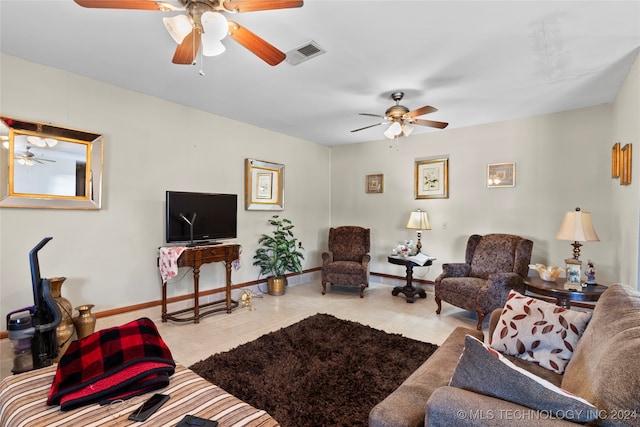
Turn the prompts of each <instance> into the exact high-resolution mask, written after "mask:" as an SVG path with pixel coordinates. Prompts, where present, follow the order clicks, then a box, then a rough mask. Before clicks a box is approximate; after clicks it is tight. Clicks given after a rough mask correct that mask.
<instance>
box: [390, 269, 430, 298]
mask: <svg viewBox="0 0 640 427" xmlns="http://www.w3.org/2000/svg"><path fill="white" fill-rule="evenodd" d="M399 293H402V294H404V296H405V297H406V299H407V302H408V303H413V302H415V300H416V297H419V298H426V297H427V293H426V291H425V290H424V289H422V288H415V287H414V286H413V265H412V264H407V284H406V285H405V286H396V287H395V288H393V291H391V295H393V296H397V295H398V294H399Z"/></svg>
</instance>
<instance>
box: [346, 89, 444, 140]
mask: <svg viewBox="0 0 640 427" xmlns="http://www.w3.org/2000/svg"><path fill="white" fill-rule="evenodd" d="M403 97H404V92H400V91H398V92H393V93H392V94H391V99H393V100H394V101H396V105H394V106H392V107H390V108H388V109H387V111H385V113H384V116H382V115H380V114H371V113H360V115H361V116H372V117H380V118H382V119H384V121H382V122H380V123H376V124H373V125H369V126H365V127H363V128H359V129H354V130H352V131H351V132H358V131H361V130H365V129H369V128H372V127H374V126H380V125H382V124H385V123H390V125H389V127H388V128H387V130H385V131H384V136H386V137H387V138H389V139H394V138H397V137H399V136H400V135H404V136H409V135H410V134H411V132H413V127H412V125H420V126H429V127H433V128H438V129H444V128H446V127H447V126H448V125H449V123H445V122H438V121H434V120H425V119H418V118H416V117H419V116H422V115H424V114H429V113H434V112H436V111H438V109H437V108H434V107H431V106H429V105H425V106H424V107H420V108H416V109H415V110H409V109H408V108H407V107H405V106H404V105H400V101H401V100H402V98H403Z"/></svg>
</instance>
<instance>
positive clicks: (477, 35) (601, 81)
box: [0, 0, 640, 146]
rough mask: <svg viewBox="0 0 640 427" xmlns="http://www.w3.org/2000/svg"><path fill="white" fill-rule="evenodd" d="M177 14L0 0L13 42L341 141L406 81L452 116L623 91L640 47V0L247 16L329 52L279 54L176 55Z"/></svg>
mask: <svg viewBox="0 0 640 427" xmlns="http://www.w3.org/2000/svg"><path fill="white" fill-rule="evenodd" d="M174 14H176V12H173V13H163V12H158V11H138V10H113V9H86V8H82V7H80V6H78V5H77V4H76V3H74V2H73V1H72V0H44V1H32V0H0V50H1V51H2V52H4V53H7V54H10V55H14V56H18V57H21V58H24V59H27V60H29V61H33V62H37V63H41V64H45V65H50V66H53V67H56V68H60V69H63V70H67V71H70V72H73V73H76V74H79V75H83V76H87V77H90V78H93V79H96V80H100V81H104V82H107V83H111V84H114V85H117V86H120V87H123V88H128V89H131V90H135V91H137V92H141V93H145V94H149V95H153V96H157V97H159V98H163V99H167V100H170V101H174V102H177V103H180V104H184V105H188V106H192V107H195V108H198V109H200V110H204V111H208V112H211V113H213V114H217V115H220V116H224V117H228V118H231V119H235V120H239V121H242V122H245V123H251V124H253V125H256V126H259V127H262V128H266V129H272V130H274V131H277V132H281V133H283V134H287V135H291V136H295V137H299V138H303V139H306V140H309V141H313V142H317V143H320V144H325V145H328V146H337V145H342V144H350V143H356V142H364V141H372V140H380V139H383V136H382V132H383V131H384V130H385V128H386V126H377V127H373V128H371V129H367V130H363V131H360V132H356V133H351V132H350V130H352V129H357V128H361V127H364V126H367V125H370V124H375V123H378V122H379V120H378V119H376V118H374V117H367V116H360V115H359V114H358V113H375V114H383V113H384V111H385V110H386V109H387V108H388V107H390V106H392V105H393V104H394V102H393V101H392V100H391V99H390V98H389V95H390V93H391V92H393V91H397V90H402V91H404V92H405V98H404V100H403V101H402V102H401V104H402V105H404V106H406V107H407V108H409V109H410V110H413V109H415V108H418V107H422V106H423V105H432V106H434V107H436V108H438V109H439V111H438V112H435V113H431V114H428V115H425V116H422V117H420V118H423V119H430V120H440V121H446V122H449V123H450V125H449V127H448V128H447V129H452V128H459V127H464V126H470V125H476V124H482V123H489V122H495V121H501V120H508V119H514V118H519V117H527V116H532V115H539V114H546V113H552V112H557V111H564V110H569V109H574V108H582V107H588V106H593V105H599V104H603V103H609V102H612V101H613V100H614V98H615V96H616V94H617V92H618V90H619V88H620V85H621V83H622V81H623V80H624V78H625V76H626V75H627V73H628V71H629V68H630V67H631V65H632V64H633V61H634V60H635V58H636V56H637V54H638V50H639V47H640V1H533V2H522V1H494V2H488V1H416V0H414V1H400V0H385V1H357V0H342V1H332V0H306V1H305V4H304V6H303V7H302V8H296V9H283V10H276V11H262V12H250V13H243V14H237V15H236V16H234V17H233V19H234V20H235V21H237V22H238V23H240V24H241V25H243V26H244V27H246V28H247V29H249V30H251V31H253V32H254V33H256V34H257V35H259V36H261V37H262V38H264V39H265V40H267V41H268V42H270V43H272V44H273V45H274V46H276V47H277V48H279V49H280V50H282V51H283V52H287V51H289V50H292V49H294V48H296V47H298V46H300V45H302V44H304V43H306V42H308V41H310V40H313V41H315V42H316V43H317V44H319V45H320V46H322V47H323V48H324V49H325V50H326V53H325V54H323V55H320V56H317V57H315V58H312V59H311V60H309V61H307V62H303V63H302V64H299V65H297V66H292V65H290V64H289V63H288V62H286V61H285V62H283V63H281V64H279V65H277V66H275V67H271V66H269V65H267V64H266V63H264V62H263V61H262V60H260V59H259V58H258V57H256V56H255V55H253V54H252V53H251V52H250V51H248V50H246V49H245V48H244V47H242V46H241V45H239V44H238V43H236V42H235V41H233V40H231V39H229V38H227V39H225V40H224V41H223V43H224V44H225V45H226V47H227V50H226V52H225V53H223V54H222V55H220V56H217V57H209V58H207V57H205V58H204V61H202V62H201V63H198V64H196V65H195V66H193V65H174V64H172V63H171V58H172V56H173V52H174V50H175V48H176V45H175V43H174V42H173V40H172V39H171V37H170V36H169V34H168V33H167V31H166V30H165V28H164V25H163V23H162V19H161V18H162V17H163V16H171V15H174ZM201 69H202V71H204V76H201V75H200V73H199V71H200V70H201ZM5 83H6V82H5ZM1 112H2V113H3V114H8V115H11V111H1ZM447 129H445V130H438V129H432V128H426V127H419V126H417V127H416V131H415V132H414V134H418V133H424V132H446V131H447Z"/></svg>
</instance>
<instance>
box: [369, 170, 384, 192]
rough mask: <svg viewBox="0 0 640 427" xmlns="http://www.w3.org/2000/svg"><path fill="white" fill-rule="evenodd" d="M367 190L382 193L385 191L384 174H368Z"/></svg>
mask: <svg viewBox="0 0 640 427" xmlns="http://www.w3.org/2000/svg"><path fill="white" fill-rule="evenodd" d="M365 189H366V192H367V193H382V192H383V191H384V175H383V174H381V173H380V174H376V175H367V178H366V187H365Z"/></svg>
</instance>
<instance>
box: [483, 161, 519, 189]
mask: <svg viewBox="0 0 640 427" xmlns="http://www.w3.org/2000/svg"><path fill="white" fill-rule="evenodd" d="M515 186H516V164H515V163H491V164H489V165H487V187H489V188H498V187H515Z"/></svg>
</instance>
